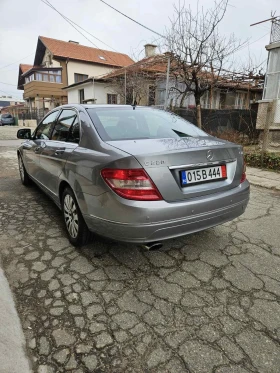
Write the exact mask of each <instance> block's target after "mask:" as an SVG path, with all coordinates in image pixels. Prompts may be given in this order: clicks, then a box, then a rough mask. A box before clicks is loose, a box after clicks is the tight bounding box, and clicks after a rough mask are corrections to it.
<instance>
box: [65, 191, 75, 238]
mask: <svg viewBox="0 0 280 373" xmlns="http://www.w3.org/2000/svg"><path fill="white" fill-rule="evenodd" d="M63 211H64V219H65V223H66V228H67V230H68V232H69V234H70V236H71V237H73V238H76V237H77V236H78V231H79V217H78V211H77V208H76V203H75V201H74V200H73V198H72V197H71V196H70V195H69V194H66V196H65V198H64V204H63Z"/></svg>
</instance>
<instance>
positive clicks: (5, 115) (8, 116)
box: [1, 114, 12, 118]
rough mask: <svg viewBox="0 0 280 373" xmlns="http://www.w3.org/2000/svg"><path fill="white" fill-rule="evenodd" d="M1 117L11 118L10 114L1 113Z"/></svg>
mask: <svg viewBox="0 0 280 373" xmlns="http://www.w3.org/2000/svg"><path fill="white" fill-rule="evenodd" d="M1 118H12V116H11V114H2V117H1Z"/></svg>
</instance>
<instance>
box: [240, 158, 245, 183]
mask: <svg viewBox="0 0 280 373" xmlns="http://www.w3.org/2000/svg"><path fill="white" fill-rule="evenodd" d="M245 180H246V162H245V160H244V159H243V169H242V175H241V180H240V184H241V183H243V182H244V181H245Z"/></svg>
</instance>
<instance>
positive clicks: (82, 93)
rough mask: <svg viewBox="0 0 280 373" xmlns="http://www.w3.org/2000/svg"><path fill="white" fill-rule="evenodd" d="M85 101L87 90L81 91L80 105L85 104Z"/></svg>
mask: <svg viewBox="0 0 280 373" xmlns="http://www.w3.org/2000/svg"><path fill="white" fill-rule="evenodd" d="M84 100H85V90H84V89H79V101H80V104H83V103H84Z"/></svg>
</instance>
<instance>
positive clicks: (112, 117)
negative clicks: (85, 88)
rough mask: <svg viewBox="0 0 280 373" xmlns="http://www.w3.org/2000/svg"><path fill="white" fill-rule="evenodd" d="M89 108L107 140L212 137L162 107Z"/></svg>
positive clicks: (103, 138)
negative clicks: (160, 108) (158, 108)
mask: <svg viewBox="0 0 280 373" xmlns="http://www.w3.org/2000/svg"><path fill="white" fill-rule="evenodd" d="M87 111H88V114H89V116H90V118H91V120H92V121H93V123H94V125H95V127H96V129H97V131H98V133H99V135H100V137H101V138H102V140H104V141H110V140H134V139H161V138H175V139H178V138H181V137H199V136H208V135H207V134H206V133H205V132H204V131H202V130H201V129H199V128H198V127H196V126H194V125H193V124H191V123H190V122H188V121H186V120H185V119H183V118H181V117H179V116H178V115H175V114H173V113H168V112H166V111H162V110H157V109H151V108H141V107H138V108H137V107H136V108H135V109H133V107H125V108H123V107H120V108H96V109H87Z"/></svg>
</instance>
